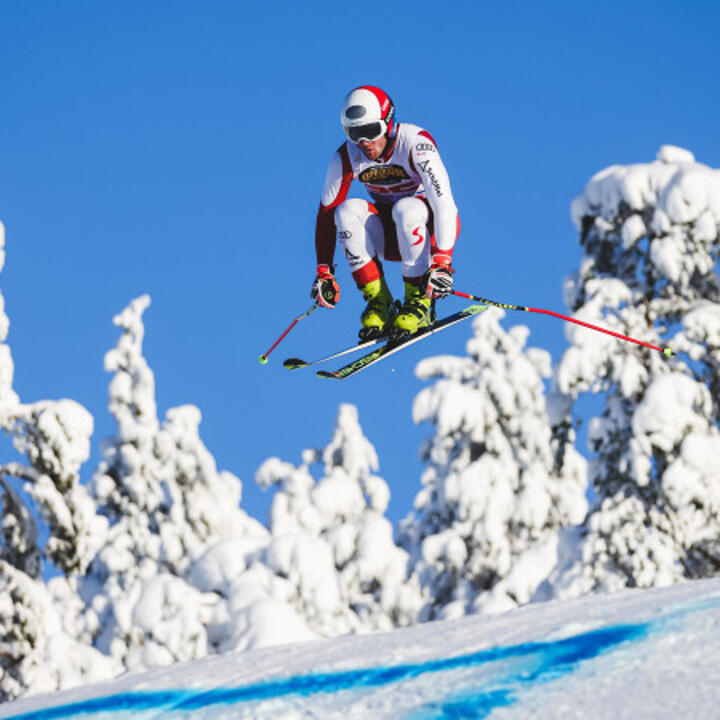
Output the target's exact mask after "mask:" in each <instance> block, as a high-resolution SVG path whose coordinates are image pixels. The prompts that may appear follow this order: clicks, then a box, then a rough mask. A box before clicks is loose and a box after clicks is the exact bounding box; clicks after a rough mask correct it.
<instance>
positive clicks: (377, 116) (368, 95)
mask: <svg viewBox="0 0 720 720" xmlns="http://www.w3.org/2000/svg"><path fill="white" fill-rule="evenodd" d="M394 116H395V106H394V105H393V101H392V100H391V99H390V97H389V95H388V94H387V93H386V92H385V91H384V90H381V89H380V88H379V87H375V86H373V85H361V86H360V87H358V88H355V89H354V90H352V91H351V92H350V93H349V94H348V95H347V97H346V98H345V100H344V101H343V104H342V110H341V111H340V122H341V123H342V126H343V130H345V134H346V135H347V136H348V138H349V139H350V140H351V141H352V142H355V143H356V142H360V141H361V140H369V141H373V140H377V139H378V138H380V137H382V136H383V135H387V137H388V138H390V137H392V136H393V135H394V134H395V123H394V121H393V118H394Z"/></svg>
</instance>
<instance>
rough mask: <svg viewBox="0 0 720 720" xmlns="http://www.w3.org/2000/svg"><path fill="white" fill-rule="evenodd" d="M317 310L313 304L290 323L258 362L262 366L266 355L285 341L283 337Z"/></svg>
mask: <svg viewBox="0 0 720 720" xmlns="http://www.w3.org/2000/svg"><path fill="white" fill-rule="evenodd" d="M315 308H317V303H313V304H312V305H311V306H310V307H309V308H308V309H307V310H306V311H305V312H304V313H302V314H301V315H298V316H297V317H296V318H295V319H294V320H293V321H292V322H291V323H290V325H288V327H287V329H286V330H285V332H283V334H282V335H281V336H280V337H279V338H278V339H277V340H276V341H275V342H274V343H273V344H272V345H271V346H270V349H269V350H268V351H267V352H266V353H263V354H262V355H261V356H260V357H259V360H260V362H261V363H262V364H263V365H264V364H265V363H266V362H267V361H268V355H269V354H270V353H271V352H272V351H273V350H274V349H275V348H276V347H277V346H278V345H279V344H280V343H281V342H282V341H283V340H284V339H285V336H286V335H287V334H288V333H289V332H290V331H291V330H292V329H293V328H294V327H295V326H296V325H297V324H298V323H299V322H300V321H301V320H302V319H303V318H305V317H307V316H308V315H309V314H310V313H311V312H312V311H313V310H315Z"/></svg>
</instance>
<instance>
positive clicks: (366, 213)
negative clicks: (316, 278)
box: [315, 123, 460, 287]
mask: <svg viewBox="0 0 720 720" xmlns="http://www.w3.org/2000/svg"><path fill="white" fill-rule="evenodd" d="M355 179H357V180H359V181H360V182H362V183H364V185H365V187H366V189H367V191H368V193H369V195H370V197H371V198H372V203H370V202H368V201H367V200H361V199H359V198H350V199H348V198H347V195H348V191H349V189H350V185H351V183H352V181H353V180H355ZM459 232H460V221H459V218H458V213H457V208H456V207H455V201H454V200H453V196H452V192H451V190H450V180H449V178H448V174H447V171H446V170H445V165H444V164H443V162H442V160H441V159H440V154H439V152H438V149H437V145H436V144H435V141H434V140H433V138H432V136H431V135H430V133H429V132H427V131H426V130H423V129H422V128H420V127H418V126H417V125H410V124H408V123H400V124H398V126H397V132H396V133H395V136H394V137H393V138H392V139H391V140H390V141H389V142H388V147H387V148H386V150H385V153H384V154H383V155H382V156H381V157H380V158H379V159H378V160H368V158H367V157H365V155H364V153H363V152H362V150H361V149H360V148H359V147H358V146H357V145H355V144H354V143H352V142H350V141H347V142H345V143H343V144H342V145H341V146H340V147H339V148H338V150H337V152H336V153H335V155H334V156H333V158H332V160H331V161H330V166H329V167H328V171H327V176H326V178H325V185H324V187H323V193H322V199H321V202H320V209H319V210H318V216H317V225H316V229H315V249H316V252H317V262H318V265H321V264H326V265H330V266H332V262H333V257H334V254H335V244H336V239H337V241H339V243H340V246H341V248H342V250H343V252H344V254H345V257H346V258H347V260H348V262H349V264H350V270H351V272H352V275H353V278H354V279H355V282H356V283H357V285H358V286H359V287H361V286H363V285H366V284H367V283H369V282H371V281H372V280H375V279H377V278H378V277H379V276H380V274H381V272H382V271H381V267H380V266H379V264H378V263H377V262H376V261H375V258H381V259H384V260H394V261H400V262H402V274H403V277H404V278H406V279H408V280H411V281H412V280H413V279H417V278H420V277H422V276H423V275H424V274H425V273H426V272H427V270H428V268H429V267H430V263H431V259H432V257H433V256H435V255H436V254H442V255H445V256H446V258H447V262H448V263H449V260H450V258H451V257H452V251H453V247H454V245H455V240H456V239H457V236H458V233H459Z"/></svg>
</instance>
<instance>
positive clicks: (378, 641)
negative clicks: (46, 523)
mask: <svg viewBox="0 0 720 720" xmlns="http://www.w3.org/2000/svg"><path fill="white" fill-rule="evenodd" d="M0 717H3V718H15V719H17V720H19V719H20V718H22V719H23V720H31V719H32V720H53V719H55V718H74V717H83V718H92V719H98V720H99V719H101V718H158V717H163V718H165V717H167V718H213V719H218V720H220V719H222V718H283V719H287V720H291V719H293V718H344V719H345V720H348V719H349V718H407V719H412V720H429V719H430V718H492V719H493V720H496V719H497V720H503V719H510V718H512V719H517V718H522V719H523V720H545V719H547V720H550V719H552V720H561V719H563V718H593V719H595V718H598V719H599V718H608V719H612V720H620V719H621V718H633V720H637V719H640V718H652V719H653V720H657V719H658V718H688V719H690V718H692V719H697V720H711V719H712V718H720V580H718V579H712V580H697V581H692V582H686V583H683V584H681V585H678V586H675V587H672V588H664V589H653V590H626V591H623V592H620V593H617V594H607V595H594V596H587V597H584V598H581V599H577V600H572V601H563V602H551V603H540V604H535V605H529V606H526V607H523V608H517V609H514V610H511V611H508V612H506V613H503V614H498V615H484V616H483V615H477V616H469V617H465V618H461V619H458V620H449V621H444V622H433V623H427V624H424V625H417V626H414V627H412V628H409V629H405V630H396V631H393V632H389V633H377V634H371V635H350V636H343V637H340V638H335V639H332V640H321V641H314V642H310V643H298V644H293V645H284V646H276V647H272V648H266V649H260V650H254V651H249V652H245V653H228V654H226V655H222V656H214V657H211V658H206V659H203V660H197V661H194V662H190V663H185V664H181V665H175V666H173V667H170V668H167V669H164V670H157V671H153V672H148V673H142V674H131V675H125V676H123V677H120V678H118V679H116V680H114V681H111V682H105V683H101V684H97V685H90V686H86V687H82V688H76V689H73V690H68V691H64V692H58V693H55V694H52V695H45V696H35V697H31V698H28V699H25V700H19V701H17V702H14V703H9V704H7V705H5V706H2V708H0Z"/></svg>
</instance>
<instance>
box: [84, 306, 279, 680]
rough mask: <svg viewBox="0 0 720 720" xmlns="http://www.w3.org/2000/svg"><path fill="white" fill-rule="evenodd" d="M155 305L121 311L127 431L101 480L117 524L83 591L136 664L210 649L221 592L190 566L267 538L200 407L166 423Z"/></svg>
mask: <svg viewBox="0 0 720 720" xmlns="http://www.w3.org/2000/svg"><path fill="white" fill-rule="evenodd" d="M149 303H150V298H149V297H148V296H146V295H145V296H142V297H139V298H137V299H136V300H134V301H133V302H131V303H130V304H129V305H128V307H127V308H125V310H124V311H123V312H122V313H120V314H119V315H117V316H116V317H115V318H114V322H115V324H116V325H117V326H118V327H120V328H121V330H122V335H121V337H120V339H119V341H118V343H117V346H116V347H115V348H114V349H113V350H111V351H110V352H108V354H107V355H106V358H105V365H106V369H107V370H108V371H109V372H112V373H114V375H113V378H112V380H111V382H110V388H109V394H110V412H111V413H112V415H113V416H114V418H115V419H116V421H117V424H118V433H117V435H116V436H115V437H113V438H111V439H109V440H108V441H106V442H105V444H104V447H103V454H104V458H105V459H104V461H103V462H102V464H101V466H100V468H99V469H98V471H97V472H96V474H95V476H94V477H93V481H92V488H93V492H94V495H95V497H96V499H97V502H98V504H99V506H100V508H101V509H102V510H103V512H104V513H105V514H106V515H107V517H108V518H109V520H110V523H111V526H110V530H109V534H108V539H107V542H106V543H105V545H104V546H103V547H102V549H101V550H100V552H99V553H98V555H97V557H96V559H95V561H94V562H93V566H92V572H91V573H90V574H89V575H88V577H87V578H86V580H85V582H84V585H83V588H82V589H83V596H84V598H85V600H86V602H87V603H88V606H89V609H88V612H87V613H86V618H85V619H86V623H87V625H86V627H87V632H89V633H90V634H91V635H92V637H93V640H94V642H95V645H96V646H97V647H98V648H99V649H101V650H102V651H103V652H105V653H108V654H110V655H112V656H113V657H115V658H117V659H119V660H121V661H122V662H123V663H124V665H125V667H126V668H128V669H140V668H146V667H155V666H159V665H167V664H170V663H172V662H177V661H181V660H187V659H191V658H196V657H200V656H203V655H205V654H206V653H207V651H208V645H207V626H208V624H209V623H210V622H211V620H212V614H213V605H214V604H215V603H216V601H217V597H216V596H214V595H209V594H204V593H202V592H200V591H199V590H197V589H196V588H194V587H193V586H192V585H191V584H190V583H189V582H187V580H186V574H187V571H188V569H189V568H190V566H191V564H192V562H193V561H194V560H195V559H196V558H197V557H199V556H200V555H201V554H202V553H203V552H204V551H205V550H206V548H207V546H208V545H210V544H212V543H215V542H218V541H219V540H221V539H223V538H228V537H232V536H235V535H238V536H242V535H257V534H260V535H262V536H266V535H267V531H266V530H264V528H262V526H261V525H260V524H259V523H256V522H254V521H252V520H251V519H250V518H248V516H247V515H246V514H245V513H244V512H243V511H242V510H241V509H240V507H239V505H240V498H241V487H242V486H241V483H240V480H239V479H238V478H236V477H235V476H234V475H232V474H231V473H229V472H225V471H223V472H218V471H217V468H216V464H215V461H214V459H213V457H212V455H211V454H210V453H209V452H208V450H207V448H206V447H205V446H204V444H203V443H202V441H201V440H200V437H199V434H198V427H199V424H200V411H199V410H198V409H197V408H196V407H194V406H191V405H185V406H182V407H178V408H173V409H170V410H168V412H167V415H166V419H165V421H164V422H163V423H162V424H161V423H160V422H159V421H158V418H157V409H156V402H155V382H154V376H153V373H152V370H151V369H150V367H149V366H148V364H147V362H146V360H145V358H144V357H143V352H142V343H143V336H144V325H143V321H142V315H143V312H144V311H145V309H146V308H147V307H148V305H149Z"/></svg>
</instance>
